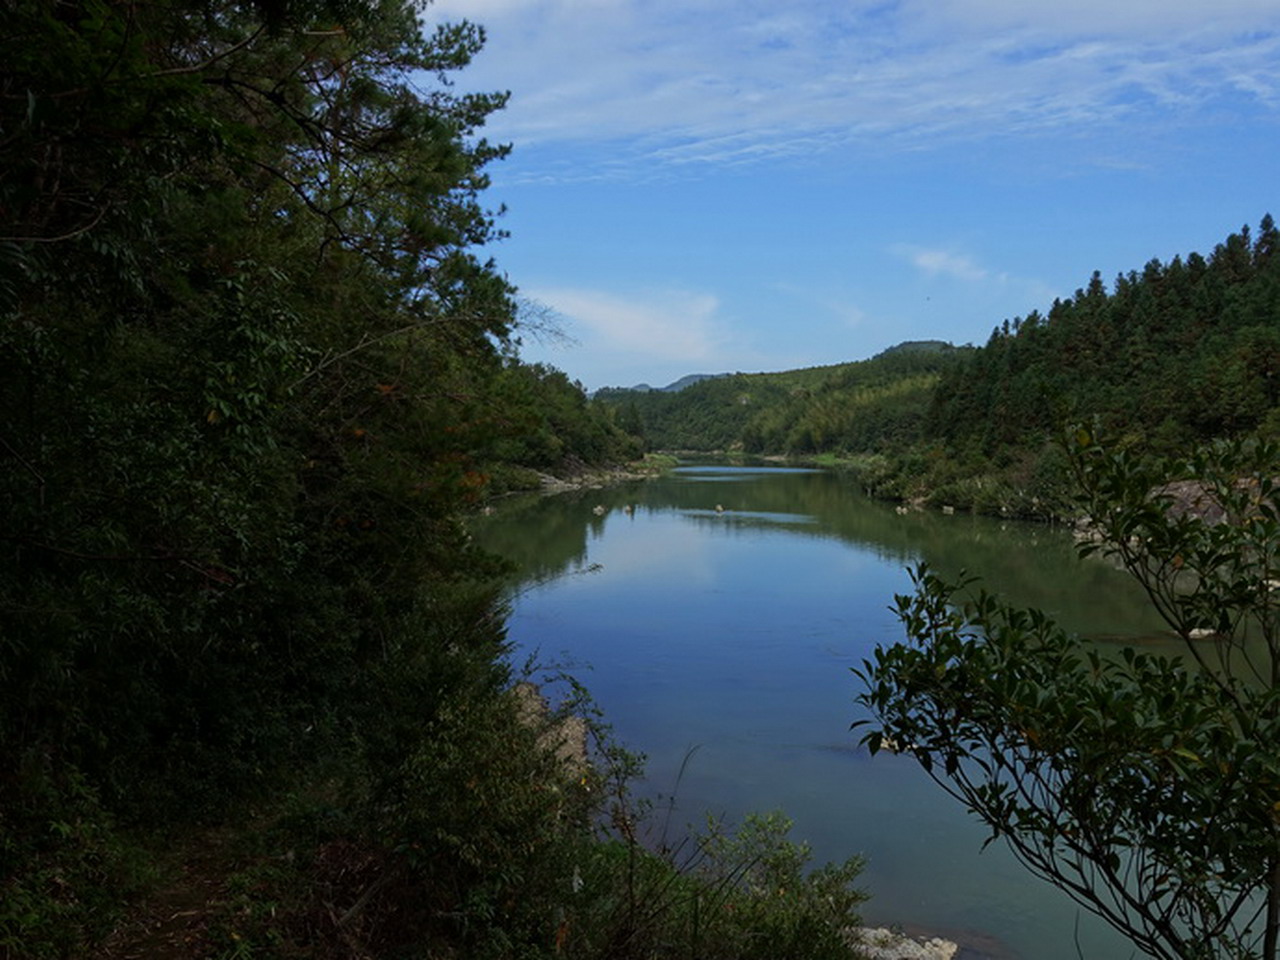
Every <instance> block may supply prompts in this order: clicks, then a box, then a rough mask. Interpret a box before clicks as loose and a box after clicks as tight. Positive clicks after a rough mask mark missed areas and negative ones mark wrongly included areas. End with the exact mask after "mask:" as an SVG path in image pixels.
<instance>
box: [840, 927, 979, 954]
mask: <svg viewBox="0 0 1280 960" xmlns="http://www.w3.org/2000/svg"><path fill="white" fill-rule="evenodd" d="M851 935H852V939H853V943H854V946H856V947H857V948H858V950H859V951H860V952H861V953H862V955H863V956H864V957H866V960H952V958H954V957H955V955H956V952H957V951H958V950H959V949H960V948H959V946H958V945H957V944H954V943H952V942H951V941H950V940H943V939H942V938H941V937H910V936H907V935H906V934H904V933H896V932H895V931H893V930H890V929H888V928H886V927H858V928H857V929H855V930H853V931H852V932H851Z"/></svg>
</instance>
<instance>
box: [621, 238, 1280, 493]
mask: <svg viewBox="0 0 1280 960" xmlns="http://www.w3.org/2000/svg"><path fill="white" fill-rule="evenodd" d="M1278 245H1280V231H1277V229H1276V226H1275V223H1274V221H1273V220H1272V218H1271V216H1270V215H1267V216H1265V217H1264V218H1263V219H1262V222H1261V224H1260V225H1259V227H1258V229H1257V231H1256V235H1255V234H1254V232H1253V231H1251V230H1250V229H1249V228H1248V227H1247V226H1246V227H1243V228H1242V229H1241V230H1240V231H1239V232H1238V233H1233V234H1232V235H1230V236H1229V237H1227V238H1226V240H1224V241H1223V242H1222V243H1220V244H1218V245H1217V246H1215V247H1214V249H1213V251H1212V252H1211V253H1210V254H1209V255H1208V256H1203V255H1201V254H1198V253H1191V254H1188V255H1187V256H1186V257H1185V258H1184V257H1174V258H1173V259H1172V260H1171V261H1169V262H1168V263H1161V262H1160V261H1159V260H1152V261H1150V262H1149V263H1148V264H1147V265H1146V266H1145V267H1143V269H1142V270H1141V271H1137V270H1133V271H1130V272H1128V273H1125V274H1121V275H1120V276H1118V277H1117V278H1116V279H1115V281H1114V283H1113V284H1112V285H1111V286H1110V288H1108V286H1107V284H1106V283H1104V281H1103V280H1102V277H1101V276H1100V275H1099V274H1098V273H1095V274H1094V275H1093V277H1092V278H1091V279H1090V281H1089V283H1088V284H1087V286H1085V287H1084V288H1082V289H1079V290H1077V291H1076V292H1075V294H1074V295H1073V296H1071V297H1069V298H1067V299H1065V300H1058V301H1055V302H1054V303H1053V304H1052V305H1051V306H1050V307H1049V308H1048V310H1047V312H1045V313H1040V312H1039V311H1036V312H1033V313H1031V314H1030V315H1028V316H1026V317H1018V318H1015V319H1013V320H1006V321H1004V322H1003V323H1001V324H1000V325H999V326H997V327H996V328H995V330H994V331H993V332H992V334H991V338H990V339H989V340H988V342H987V343H986V345H985V346H983V347H981V348H976V349H975V348H972V347H952V346H951V345H949V344H945V343H940V342H937V341H925V342H917V343H907V344H901V345H900V346H898V347H894V348H891V349H890V350H886V351H885V352H883V353H881V354H880V355H878V356H876V357H873V358H871V359H870V360H863V361H859V362H856V363H844V364H837V365H834V366H827V367H814V368H810V369H806V370H790V371H785V372H781V373H758V374H735V375H733V376H731V377H725V378H722V379H719V380H714V381H704V382H702V383H698V384H695V385H694V386H692V387H689V388H688V389H686V390H684V391H681V392H680V393H675V394H633V393H630V392H628V391H602V392H601V393H600V394H598V395H597V396H598V399H599V400H600V401H602V402H605V403H608V404H612V405H614V406H616V407H617V408H618V410H619V413H618V416H619V423H620V424H621V425H622V426H624V427H625V428H627V429H628V430H629V431H630V432H632V433H637V432H642V433H643V436H644V438H645V441H646V442H647V443H648V444H649V445H650V446H651V447H656V448H665V449H684V450H739V451H744V452H748V453H759V454H784V455H795V456H814V455H827V456H834V457H837V458H843V459H845V460H848V461H849V462H851V463H853V464H854V465H855V467H856V469H857V470H858V473H859V477H860V480H861V482H862V483H863V485H864V486H865V487H867V488H868V489H869V490H871V491H873V492H875V493H877V494H880V495H884V496H889V497H895V498H900V499H914V500H930V501H932V502H935V503H939V504H943V505H952V506H958V507H962V508H972V509H977V510H984V511H991V512H1000V513H1005V514H1016V515H1029V516H1050V515H1054V514H1056V513H1058V512H1060V510H1061V509H1062V505H1063V497H1064V495H1065V492H1066V490H1065V483H1066V477H1065V465H1064V463H1063V461H1062V457H1061V455H1060V453H1059V451H1058V449H1057V446H1056V444H1055V442H1054V441H1055V439H1056V437H1057V436H1058V435H1059V433H1060V432H1061V430H1062V428H1063V427H1064V426H1065V425H1066V424H1069V423H1072V422H1079V421H1090V422H1092V421H1094V420H1096V421H1098V422H1099V423H1100V425H1101V427H1102V428H1103V429H1104V430H1105V431H1106V432H1107V433H1108V434H1110V435H1114V436H1116V437H1118V438H1119V439H1120V441H1121V442H1122V443H1123V444H1124V445H1126V446H1129V447H1136V448H1140V449H1144V450H1150V451H1153V452H1161V453H1177V452H1180V451H1187V450H1190V449H1192V448H1194V447H1195V446H1196V445H1198V444H1201V443H1203V442H1205V441H1208V440H1211V439H1214V438H1217V437H1232V436H1240V435H1248V434H1253V433H1261V434H1264V435H1268V436H1274V435H1276V434H1277V433H1280V255H1277V246H1278Z"/></svg>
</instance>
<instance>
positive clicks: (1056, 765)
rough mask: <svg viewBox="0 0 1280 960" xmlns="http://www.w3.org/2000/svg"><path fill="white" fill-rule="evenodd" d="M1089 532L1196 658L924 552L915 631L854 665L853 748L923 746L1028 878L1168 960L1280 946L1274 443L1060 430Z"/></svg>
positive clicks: (901, 608)
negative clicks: (1079, 618)
mask: <svg viewBox="0 0 1280 960" xmlns="http://www.w3.org/2000/svg"><path fill="white" fill-rule="evenodd" d="M1070 447H1071V449H1070V453H1071V455H1072V463H1073V465H1074V469H1075V473H1076V477H1077V479H1078V480H1079V482H1080V488H1081V490H1082V491H1083V492H1082V494H1081V498H1082V506H1083V508H1084V514H1085V517H1086V518H1087V520H1088V524H1089V530H1090V531H1091V534H1092V538H1091V539H1090V540H1088V541H1086V542H1085V543H1084V544H1083V546H1082V548H1081V552H1082V554H1085V555H1088V554H1093V553H1100V554H1102V555H1103V556H1105V557H1107V558H1109V559H1110V560H1112V561H1113V562H1116V563H1119V564H1120V565H1122V566H1123V567H1124V569H1125V570H1127V571H1128V572H1129V573H1130V574H1131V575H1132V576H1133V577H1135V578H1136V579H1137V581H1138V582H1139V583H1140V584H1141V585H1142V588H1143V590H1144V591H1145V593H1146V595H1147V596H1148V598H1149V599H1150V602H1151V603H1152V605H1153V606H1154V608H1155V609H1156V610H1157V611H1159V613H1160V615H1161V616H1162V617H1163V618H1164V620H1165V621H1166V622H1167V623H1168V624H1169V626H1170V628H1171V629H1172V630H1173V632H1174V633H1175V634H1176V635H1177V636H1178V637H1179V638H1181V640H1182V643H1183V645H1184V648H1185V654H1184V655H1182V656H1160V655H1154V654H1151V653H1145V652H1137V651H1135V650H1133V649H1124V650H1123V651H1121V652H1119V653H1118V654H1116V653H1112V652H1107V651H1104V650H1102V649H1099V648H1097V647H1094V646H1091V645H1089V644H1087V643H1085V642H1083V641H1081V640H1080V639H1078V638H1076V637H1073V636H1069V635H1067V634H1066V633H1065V632H1064V631H1062V630H1061V629H1060V628H1059V627H1057V626H1056V625H1055V624H1054V623H1053V622H1052V621H1050V619H1049V618H1048V617H1046V616H1045V615H1044V614H1042V613H1040V612H1039V611H1035V610H1020V609H1014V608H1012V607H1010V606H1009V605H1007V604H1005V603H1003V602H1001V601H1000V600H998V599H997V598H995V597H993V596H992V595H991V594H989V593H987V592H985V591H982V590H977V591H974V590H972V589H970V588H971V587H972V584H973V581H972V580H963V581H961V582H960V583H951V582H947V581H944V580H943V579H942V578H940V577H939V576H937V575H936V574H934V573H933V572H931V571H929V570H928V569H926V568H925V567H923V566H921V567H920V568H917V569H916V571H915V572H914V574H913V579H914V582H915V592H914V594H912V595H903V596H899V597H898V598H897V612H898V616H899V618H900V619H901V621H902V623H903V625H904V627H905V629H906V632H907V634H908V636H909V638H910V639H911V641H912V642H911V643H910V644H898V645H895V646H892V647H889V648H887V649H878V650H877V651H876V652H875V654H874V656H873V657H872V659H871V660H868V661H866V662H864V664H863V667H862V669H861V670H859V671H857V673H858V674H859V676H860V677H861V678H862V679H863V681H864V682H865V684H866V687H865V690H864V692H862V693H861V694H860V696H859V698H858V700H859V702H860V703H861V704H862V705H864V706H866V707H868V708H869V709H870V712H871V713H872V715H873V716H874V721H863V722H871V723H872V727H871V729H870V732H868V733H867V734H866V735H865V736H864V737H863V742H864V743H866V744H868V746H869V747H870V748H871V749H872V750H873V751H876V750H879V749H882V748H891V749H894V750H897V751H900V752H906V753H909V754H911V755H912V756H914V757H915V758H916V759H917V760H918V761H919V763H920V764H921V766H922V767H923V768H924V769H925V771H926V772H927V773H928V774H929V775H930V776H931V777H932V778H933V779H934V780H936V781H937V782H938V783H939V784H940V785H941V786H942V787H943V788H944V789H945V790H946V791H947V792H948V793H950V794H951V795H952V796H953V797H955V798H956V799H957V800H959V801H960V802H961V803H963V804H964V805H965V806H966V807H968V809H969V810H970V811H971V812H972V813H974V814H975V815H976V816H978V817H979V818H980V819H981V820H982V821H983V822H984V823H985V824H986V825H987V826H988V827H990V829H991V837H990V838H989V840H988V842H991V841H993V840H996V839H1002V840H1004V841H1006V842H1007V843H1008V845H1009V846H1010V848H1011V849H1012V851H1013V852H1014V854H1015V855H1016V856H1017V857H1018V859H1019V860H1020V861H1021V862H1022V863H1023V864H1024V865H1026V866H1027V867H1028V868H1029V869H1030V870H1031V871H1032V872H1034V873H1035V874H1037V875H1039V876H1040V877H1042V878H1045V879H1047V880H1048V881H1050V882H1051V883H1053V884H1055V885H1056V886H1058V887H1060V888H1061V889H1063V890H1065V891H1066V892H1067V893H1068V894H1069V895H1070V896H1071V897H1072V898H1074V899H1075V900H1076V901H1077V902H1079V903H1081V904H1082V905H1084V906H1085V907H1086V908H1088V909H1089V910H1091V911H1092V912H1094V913H1096V914H1098V915H1099V916H1101V917H1103V918H1104V919H1105V920H1106V921H1107V922H1108V923H1110V924H1111V925H1112V926H1114V927H1115V928H1116V929H1118V930H1120V931H1121V932H1122V933H1123V934H1125V935H1126V936H1128V937H1129V938H1130V939H1131V940H1132V942H1133V943H1134V944H1135V945H1136V946H1137V947H1139V948H1140V949H1142V950H1143V951H1145V952H1146V953H1148V954H1150V955H1151V956H1153V957H1159V958H1180V960H1187V958H1210V957H1214V958H1216V957H1233V958H1245V957H1248V958H1263V960H1274V958H1275V957H1276V956H1277V951H1278V944H1280V748H1278V747H1277V744H1278V743H1280V629H1278V627H1280V623H1278V622H1277V613H1278V612H1280V593H1277V590H1280V558H1278V557H1277V551H1278V550H1280V488H1278V487H1277V483H1276V477H1277V475H1280V448H1278V447H1277V446H1275V445H1274V444H1270V443H1264V442H1248V443H1246V442H1230V443H1227V442H1224V443H1219V444H1216V445H1214V446H1212V447H1210V448H1207V449H1205V450H1204V451H1202V452H1199V453H1197V454H1195V455H1193V456H1191V457H1188V458H1183V459H1174V458H1163V459H1151V458H1141V457H1138V456H1135V455H1133V454H1130V453H1127V452H1124V451H1119V452H1117V451H1113V450H1111V449H1107V448H1104V447H1103V446H1101V445H1099V444H1098V443H1097V442H1096V441H1095V440H1094V438H1093V437H1092V436H1090V435H1089V433H1088V432H1087V431H1081V432H1080V433H1079V435H1078V436H1077V437H1075V438H1074V439H1073V440H1072V442H1071V444H1070Z"/></svg>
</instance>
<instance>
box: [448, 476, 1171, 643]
mask: <svg viewBox="0 0 1280 960" xmlns="http://www.w3.org/2000/svg"><path fill="white" fill-rule="evenodd" d="M717 505H722V506H723V507H724V508H725V509H724V513H723V514H718V513H717V512H716V506H717ZM596 507H603V508H604V511H603V514H602V515H597V514H596V513H595V512H594V508H596ZM626 507H632V508H634V511H635V514H634V516H627V515H626V514H625V513H624V508H626ZM646 511H657V512H676V513H682V514H686V515H687V518H688V520H689V522H691V523H694V524H698V525H699V526H705V527H707V528H708V529H714V530H724V531H733V530H739V531H744V532H745V531H749V530H755V529H777V530H783V529H785V530H786V531H787V532H789V533H791V534H793V535H795V536H802V537H814V538H821V539H839V540H842V541H845V542H847V543H850V544H853V545H854V546H856V547H858V548H859V549H862V550H868V551H870V552H872V553H873V554H874V555H875V556H876V557H878V558H879V559H880V560H882V561H884V562H886V563H888V564H891V565H899V566H906V565H907V564H909V563H912V562H915V561H916V560H921V559H923V560H927V561H928V562H929V564H930V565H931V566H933V567H934V569H936V570H937V571H938V572H939V573H942V574H944V575H946V576H955V575H958V574H959V572H960V571H962V570H965V571H968V572H969V573H971V574H974V575H977V576H980V577H981V578H982V584H983V585H984V586H985V587H986V588H987V589H989V590H991V591H993V592H998V593H1000V594H1002V595H1003V596H1005V597H1006V598H1008V599H1009V600H1010V601H1011V602H1012V603H1015V604H1018V605H1020V606H1035V607H1038V608H1041V609H1044V610H1045V611H1046V612H1049V613H1051V614H1053V615H1054V616H1056V617H1057V618H1058V619H1059V620H1060V622H1062V623H1063V625H1064V626H1065V627H1066V628H1067V629H1069V630H1076V631H1079V632H1081V633H1086V634H1100V633H1106V634H1114V635H1120V636H1124V635H1136V634H1144V633H1152V634H1153V633H1156V632H1157V631H1159V629H1160V628H1161V626H1162V625H1161V624H1159V622H1158V621H1154V620H1151V619H1150V618H1149V617H1148V616H1147V615H1146V605H1145V604H1144V603H1142V600H1141V598H1140V597H1139V596H1138V594H1137V592H1136V591H1135V589H1134V588H1133V585H1132V584H1131V583H1130V582H1129V581H1128V579H1127V578H1126V577H1125V576H1124V575H1123V574H1121V573H1120V572H1119V571H1117V570H1114V569H1112V568H1111V567H1108V566H1107V565H1106V564H1103V563H1099V562H1096V561H1087V562H1082V561H1080V560H1079V559H1078V558H1077V557H1076V553H1075V548H1074V546H1073V544H1072V541H1071V536H1070V533H1069V532H1067V531H1065V530H1063V529H1061V528H1053V527H1048V526H1043V525H1038V524H1030V523H1025V522H1019V521H1007V522H1005V521H1000V520H996V519H992V518H988V517H972V516H965V515H958V516H942V515H939V514H936V513H932V512H927V511H911V512H909V513H906V514H899V513H897V512H896V511H895V509H894V507H893V505H892V504H887V503H882V502H878V501H874V500H869V499H867V498H866V497H865V496H864V495H863V494H862V493H861V492H860V491H859V490H858V488H857V487H856V485H854V484H852V483H850V482H848V481H847V480H846V479H845V478H844V477H843V476H841V475H840V474H838V473H835V472H828V471H814V472H786V471H768V470H765V471H754V470H728V471H725V472H723V473H720V472H716V473H677V474H672V475H668V476H664V477H660V478H657V479H654V480H649V481H644V482H640V483H628V484H622V485H619V486H615V487H610V488H607V489H603V490H585V491H573V492H569V493H564V494H558V495H555V496H550V497H543V496H532V497H529V498H524V499H521V500H516V501H511V502H508V503H504V504H502V505H500V506H499V507H498V510H497V513H496V514H495V515H494V516H492V517H477V518H476V519H475V520H474V521H473V529H474V531H475V535H476V538H477V540H478V541H479V542H480V543H481V544H483V545H484V546H485V547H486V548H488V549H490V550H492V551H493V552H495V553H498V554H499V555H501V556H504V557H506V558H507V559H508V560H510V561H512V562H513V563H514V564H515V565H516V568H517V570H518V576H519V577H520V579H521V581H522V582H525V583H528V582H531V581H532V582H540V581H545V580H548V579H553V578H554V577H556V576H558V575H561V574H564V573H567V572H572V571H576V570H581V569H583V568H585V566H586V565H587V562H588V556H587V554H588V551H587V547H588V544H589V542H590V539H591V538H593V537H598V536H600V535H601V534H602V532H603V530H604V526H605V524H606V523H608V522H630V521H634V522H640V521H641V520H642V519H643V516H644V514H645V512H646ZM792 517H794V518H795V519H794V520H791V519H789V518H792ZM891 601H892V597H885V603H886V604H888V603H890V602H891Z"/></svg>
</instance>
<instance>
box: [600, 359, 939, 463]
mask: <svg viewBox="0 0 1280 960" xmlns="http://www.w3.org/2000/svg"><path fill="white" fill-rule="evenodd" d="M961 352H962V351H957V350H956V349H955V348H953V347H952V346H951V345H950V344H943V343H938V342H935V341H929V342H925V343H908V344H901V345H899V346H898V347H894V348H891V349H889V350H886V351H884V352H883V353H881V354H879V355H878V356H876V357H873V358H872V359H870V360H863V361H858V362H855V363H844V364H837V365H835V366H830V367H813V368H810V369H806V370H790V371H786V372H783V373H763V374H743V373H737V374H733V375H731V376H723V377H715V378H710V379H706V380H702V381H700V382H698V383H694V384H692V385H691V386H688V387H685V388H684V389H682V390H680V391H678V392H663V391H647V392H646V391H634V390H616V389H614V390H610V389H606V390H601V391H599V392H598V393H597V395H596V396H597V399H598V400H599V401H601V402H603V403H607V404H610V405H612V406H614V407H616V408H618V409H619V410H620V411H624V412H625V413H626V414H627V416H634V417H637V418H638V419H639V421H640V423H641V425H642V428H643V432H644V436H645V438H646V440H647V442H648V443H649V445H650V446H651V447H654V448H658V449H686V450H731V449H732V450H744V451H745V452H748V453H769V454H779V453H788V454H799V455H811V454H815V453H820V452H829V451H840V452H850V453H856V452H870V451H875V450H879V449H882V448H885V447H900V446H903V445H905V444H908V443H911V442H914V441H915V440H917V439H918V438H919V437H920V435H921V429H922V427H923V424H924V420H925V416H926V414H927V412H928V403H929V398H930V397H931V396H932V388H933V386H934V384H935V383H936V382H937V378H938V376H939V374H940V372H941V371H942V370H945V369H948V368H949V367H950V366H952V365H954V364H955V362H956V358H957V357H958V355H959V354H960V353H961ZM632 432H635V431H634V429H633V430H632Z"/></svg>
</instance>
